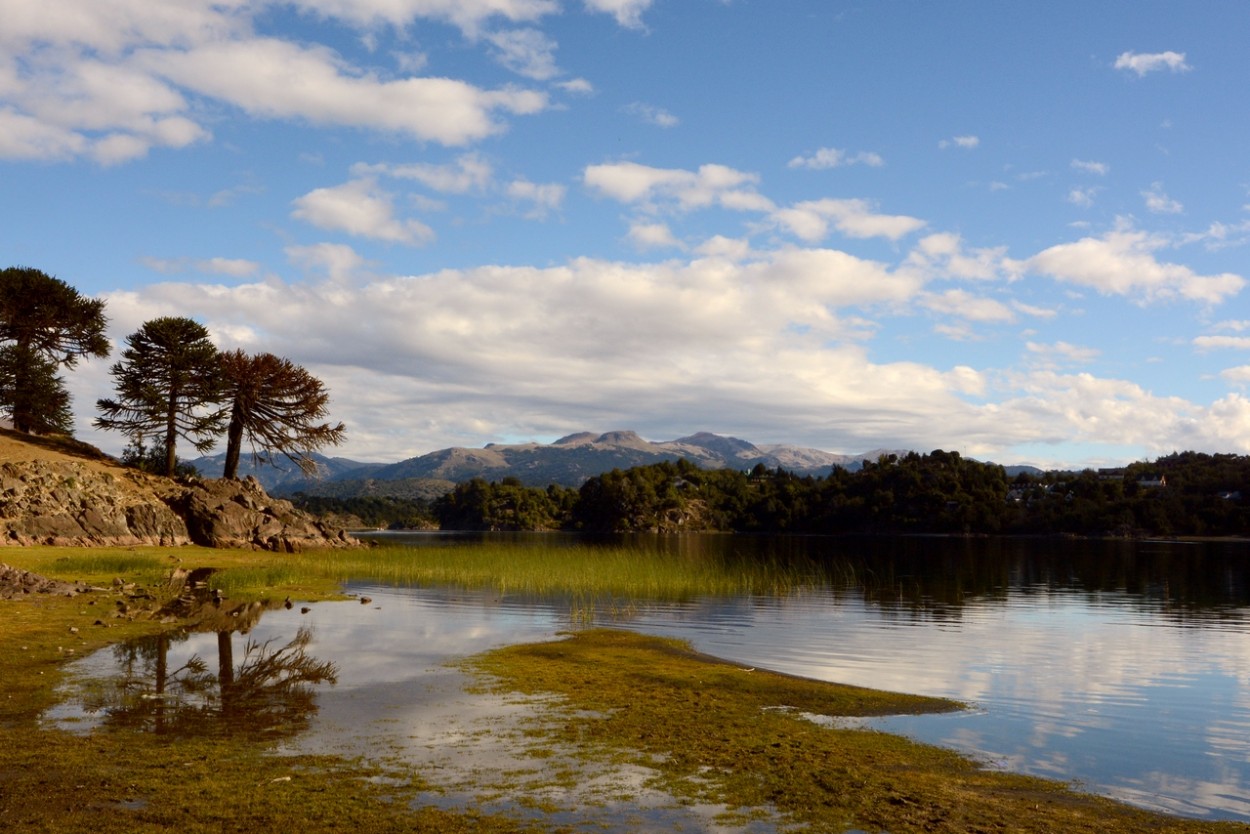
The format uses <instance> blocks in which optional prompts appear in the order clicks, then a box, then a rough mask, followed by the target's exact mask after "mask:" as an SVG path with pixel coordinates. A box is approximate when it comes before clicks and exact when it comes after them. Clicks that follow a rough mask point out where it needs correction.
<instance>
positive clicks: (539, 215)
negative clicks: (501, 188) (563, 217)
mask: <svg viewBox="0 0 1250 834" xmlns="http://www.w3.org/2000/svg"><path fill="white" fill-rule="evenodd" d="M566 191H567V189H566V188H565V187H564V186H563V185H560V184H559V183H554V182H549V183H536V182H530V181H529V180H526V179H517V180H513V181H512V182H510V183H508V187H507V194H508V196H509V197H510V198H511V199H513V200H515V201H517V202H519V203H524V204H526V205H528V206H529V208H528V209H527V210H526V211H525V216H526V217H529V218H531V219H534V220H541V219H543V218H545V217H546V216H547V215H548V214H550V213H551V212H553V211H556V210H558V209H559V208H560V204H561V203H563V202H564V194H565V192H566Z"/></svg>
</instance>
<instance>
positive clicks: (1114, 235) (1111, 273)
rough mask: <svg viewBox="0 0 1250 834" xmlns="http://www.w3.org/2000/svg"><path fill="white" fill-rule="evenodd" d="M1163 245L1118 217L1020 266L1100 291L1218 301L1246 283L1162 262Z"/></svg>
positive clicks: (1150, 298)
mask: <svg viewBox="0 0 1250 834" xmlns="http://www.w3.org/2000/svg"><path fill="white" fill-rule="evenodd" d="M1167 245H1168V242H1167V241H1166V240H1164V239H1162V238H1159V237H1155V236H1151V235H1149V234H1147V233H1146V232H1143V231H1138V230H1136V229H1134V228H1132V227H1131V226H1130V225H1128V224H1127V223H1124V222H1121V223H1119V224H1117V226H1116V228H1115V229H1114V230H1112V231H1110V232H1107V233H1106V234H1105V235H1103V236H1102V237H1101V238H1095V237H1086V238H1082V239H1081V240H1079V241H1077V242H1075V243H1061V244H1059V245H1057V246H1052V247H1050V248H1049V249H1046V250H1044V251H1042V252H1039V253H1038V254H1036V255H1034V256H1033V257H1032V258H1029V259H1028V260H1026V261H1024V262H1023V264H1022V266H1023V267H1024V268H1025V269H1027V270H1029V271H1031V272H1035V273H1040V274H1044V275H1050V276H1052V277H1053V278H1055V279H1056V280H1058V281H1063V282H1065V283H1071V284H1076V285H1078V286H1083V287H1090V288H1092V289H1095V290H1097V291H1098V292H1100V293H1102V294H1104V295H1131V296H1137V297H1139V298H1141V299H1142V300H1144V301H1156V300H1170V299H1176V298H1181V299H1185V300H1187V301H1200V302H1203V303H1206V304H1219V303H1221V302H1223V301H1225V300H1227V299H1228V298H1229V297H1231V296H1233V295H1236V294H1237V293H1238V292H1240V291H1241V289H1242V287H1244V286H1245V283H1246V282H1245V279H1244V278H1242V277H1241V276H1240V275H1235V274H1233V273H1230V272H1225V273H1221V274H1219V275H1199V274H1198V273H1196V272H1194V271H1193V270H1192V269H1190V268H1189V267H1187V266H1183V265H1181V264H1173V263H1163V262H1160V261H1159V260H1158V259H1157V258H1156V257H1155V253H1156V252H1157V251H1158V250H1160V249H1163V248H1164V247H1166V246H1167Z"/></svg>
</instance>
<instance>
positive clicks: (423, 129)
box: [139, 38, 547, 145]
mask: <svg viewBox="0 0 1250 834" xmlns="http://www.w3.org/2000/svg"><path fill="white" fill-rule="evenodd" d="M139 60H140V61H141V62H143V63H147V64H148V65H149V68H150V69H151V71H152V72H155V73H159V74H160V75H162V76H163V77H165V78H168V79H170V80H171V81H173V82H175V83H178V84H180V85H182V86H185V87H187V88H188V89H191V90H194V91H196V92H198V93H200V94H202V95H208V96H212V97H213V98H216V99H219V100H222V101H225V102H228V103H230V104H233V105H235V106H237V107H239V108H241V109H243V110H244V111H245V112H247V113H249V114H251V115H253V116H258V117H263V118H297V119H305V120H307V121H310V122H314V123H318V124H330V125H345V126H355V127H367V128H372V129H375V130H384V131H394V132H396V133H401V134H406V135H409V136H412V137H413V138H416V139H422V140H429V141H434V142H439V143H441V144H444V145H463V144H465V143H468V142H471V141H475V140H478V139H482V138H484V137H486V136H490V135H491V134H493V133H497V132H499V131H500V130H502V129H503V124H502V123H501V122H500V121H499V120H498V119H497V117H496V114H497V113H498V112H508V113H514V114H532V113H537V112H539V111H541V110H543V109H545V108H546V106H547V98H546V95H545V94H543V93H540V92H536V91H532V90H519V89H511V88H508V89H502V90H484V89H481V88H478V87H475V86H473V85H471V84H469V83H467V82H464V81H459V80H456V79H452V78H424V77H423V78H400V79H394V80H386V79H381V78H378V77H377V76H375V75H371V74H368V73H365V74H360V73H355V72H349V70H351V68H350V67H348V66H346V65H345V64H343V62H342V61H341V60H340V59H339V58H338V57H337V55H335V53H333V52H332V51H331V50H329V49H326V48H325V47H316V46H313V47H305V46H298V45H295V44H291V43H287V42H285V41H279V40H275V39H272V38H254V39H251V40H249V41H242V42H227V43H214V44H209V45H206V46H203V47H201V48H198V49H195V50H192V51H187V52H179V53H163V54H160V55H147V54H145V55H141V56H140V57H139Z"/></svg>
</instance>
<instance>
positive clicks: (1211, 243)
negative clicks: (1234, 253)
mask: <svg viewBox="0 0 1250 834" xmlns="http://www.w3.org/2000/svg"><path fill="white" fill-rule="evenodd" d="M1248 240H1250V220H1243V221H1242V222H1240V223H1221V222H1220V221H1218V220H1217V221H1215V222H1214V223H1212V224H1211V225H1210V226H1208V227H1207V228H1206V229H1205V230H1203V231H1201V232H1191V233H1189V234H1186V235H1184V236H1183V237H1182V238H1181V242H1182V243H1202V244H1204V245H1205V246H1206V248H1208V249H1211V250H1213V251H1214V250H1219V249H1226V248H1228V247H1230V246H1242V245H1244V244H1245V243H1246V242H1247V241H1248Z"/></svg>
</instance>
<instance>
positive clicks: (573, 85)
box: [555, 78, 595, 96]
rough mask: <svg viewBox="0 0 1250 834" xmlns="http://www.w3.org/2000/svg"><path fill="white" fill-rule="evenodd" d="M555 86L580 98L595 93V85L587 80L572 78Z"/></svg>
mask: <svg viewBox="0 0 1250 834" xmlns="http://www.w3.org/2000/svg"><path fill="white" fill-rule="evenodd" d="M555 86H556V87H558V88H560V89H561V90H564V91H565V92H566V93H573V94H574V95H579V96H588V95H590V94H591V93H593V92H594V91H595V85H594V84H591V83H590V82H589V81H587V80H586V79H585V78H571V79H569V80H568V81H559V82H556V85H555Z"/></svg>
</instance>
